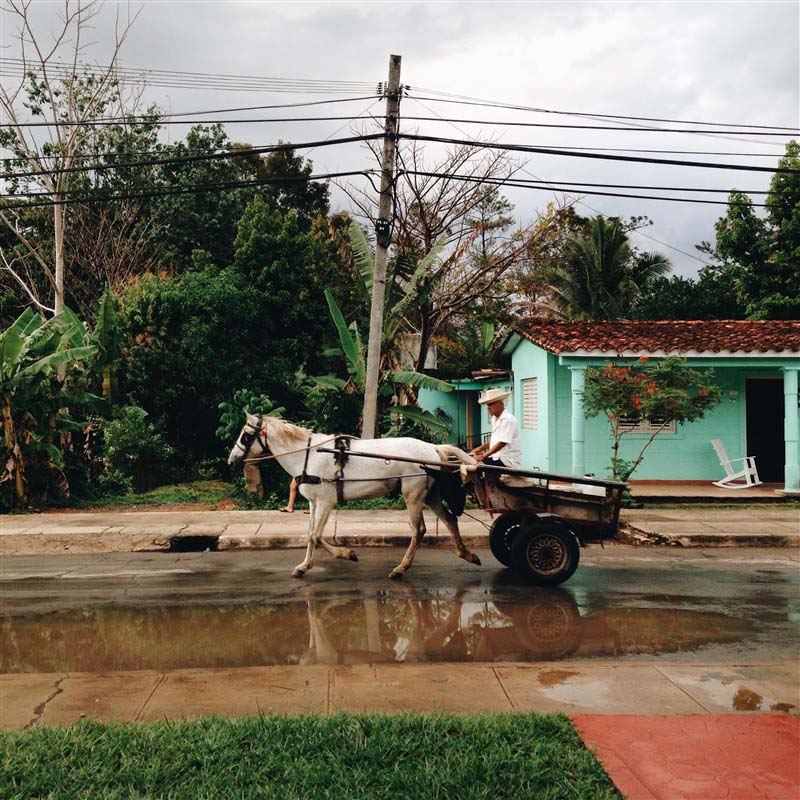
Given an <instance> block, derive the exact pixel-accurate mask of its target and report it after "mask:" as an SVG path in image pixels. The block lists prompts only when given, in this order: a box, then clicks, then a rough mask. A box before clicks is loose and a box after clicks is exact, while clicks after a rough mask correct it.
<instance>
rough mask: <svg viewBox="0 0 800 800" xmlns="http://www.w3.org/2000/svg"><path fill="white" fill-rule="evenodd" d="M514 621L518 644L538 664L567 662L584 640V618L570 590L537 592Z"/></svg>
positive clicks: (515, 612) (515, 615) (517, 610)
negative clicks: (542, 661)
mask: <svg viewBox="0 0 800 800" xmlns="http://www.w3.org/2000/svg"><path fill="white" fill-rule="evenodd" d="M511 618H512V620H513V621H514V633H515V635H516V637H517V640H518V641H519V643H520V644H521V645H522V646H523V647H524V648H525V649H526V650H527V651H528V652H529V653H530V654H531V655H532V656H533V657H534V658H535V659H536V660H543V659H547V660H555V659H559V658H566V657H567V656H570V655H572V654H573V653H574V652H575V650H577V649H578V646H579V645H580V643H581V640H582V639H583V618H582V617H581V615H580V612H579V611H578V604H577V603H576V602H575V598H574V597H573V596H572V594H571V593H570V592H569V591H568V590H567V589H558V588H542V589H539V590H536V591H534V592H533V593H532V595H531V597H530V599H529V600H527V601H526V602H525V604H524V605H519V606H517V607H516V608H515V609H514V611H513V613H512V615H511Z"/></svg>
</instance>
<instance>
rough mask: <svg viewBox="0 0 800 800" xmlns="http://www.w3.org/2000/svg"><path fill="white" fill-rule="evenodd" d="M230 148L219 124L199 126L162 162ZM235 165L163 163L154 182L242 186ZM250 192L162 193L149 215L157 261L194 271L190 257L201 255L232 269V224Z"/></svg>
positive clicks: (222, 162)
mask: <svg viewBox="0 0 800 800" xmlns="http://www.w3.org/2000/svg"><path fill="white" fill-rule="evenodd" d="M230 147H231V145H230V142H229V140H228V136H227V134H226V133H225V130H224V128H223V127H222V126H221V125H208V126H204V125H197V126H195V127H193V128H192V129H191V130H190V131H189V133H188V134H187V135H186V139H185V140H183V141H178V142H175V143H174V144H171V145H167V146H165V147H163V148H162V152H161V153H160V155H161V157H162V158H164V159H170V158H176V159H179V158H185V157H187V156H195V155H197V156H205V155H211V154H213V153H218V152H219V151H221V150H226V149H229V148H230ZM241 179H242V176H241V174H240V170H239V168H238V167H237V165H236V164H235V163H234V162H233V161H232V160H230V159H220V158H218V159H206V160H200V161H182V162H178V163H173V164H163V165H160V166H159V167H158V168H157V173H156V175H155V182H156V184H157V185H163V186H169V187H181V186H193V185H204V186H222V185H224V184H228V183H231V182H236V181H240V180H241ZM250 197H252V192H249V191H247V190H242V189H236V190H230V191H225V190H224V189H218V190H214V191H207V192H187V193H185V194H163V195H161V196H158V197H155V198H153V199H152V200H151V201H150V214H151V216H152V217H153V218H154V219H155V220H156V221H157V222H158V224H159V228H160V230H159V238H160V242H161V252H162V254H161V258H162V260H163V263H164V264H165V265H166V266H168V267H170V268H172V269H174V270H177V271H183V270H186V269H190V268H191V267H192V254H193V252H194V251H195V250H204V251H206V252H207V253H209V254H210V256H211V260H212V261H213V262H214V263H215V264H230V263H231V259H232V257H233V250H234V241H235V239H236V225H237V222H238V221H239V219H240V218H241V216H242V213H243V212H244V210H245V207H246V205H247V202H248V200H249V199H250Z"/></svg>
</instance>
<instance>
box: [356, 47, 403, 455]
mask: <svg viewBox="0 0 800 800" xmlns="http://www.w3.org/2000/svg"><path fill="white" fill-rule="evenodd" d="M400 61H401V58H400V56H389V82H388V83H387V85H386V123H385V125H384V128H383V156H382V158H381V194H380V200H379V202H378V218H377V219H376V220H375V239H376V247H375V274H374V276H373V279H372V306H371V307H370V314H369V340H368V344H367V371H366V376H365V381H364V411H363V415H362V419H363V421H362V424H361V436H362V438H364V439H374V438H375V432H376V429H377V416H378V373H379V370H380V362H381V344H382V339H383V304H384V296H385V294H386V262H387V261H388V260H389V245H390V244H391V241H392V216H393V209H392V197H393V194H394V185H393V184H394V158H395V137H396V135H397V117H398V114H399V112H400Z"/></svg>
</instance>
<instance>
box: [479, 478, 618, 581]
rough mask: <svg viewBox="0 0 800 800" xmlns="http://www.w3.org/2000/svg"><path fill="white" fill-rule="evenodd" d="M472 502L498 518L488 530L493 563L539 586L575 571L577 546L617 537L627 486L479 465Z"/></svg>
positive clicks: (578, 558)
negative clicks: (509, 569) (476, 500)
mask: <svg viewBox="0 0 800 800" xmlns="http://www.w3.org/2000/svg"><path fill="white" fill-rule="evenodd" d="M476 480H477V481H478V482H479V483H478V485H477V486H476V487H475V488H476V492H475V494H476V499H478V501H479V503H480V505H481V506H482V507H483V508H484V509H485V510H486V511H488V512H489V513H490V514H492V515H495V514H496V515H498V516H497V517H496V519H495V520H494V523H493V524H492V527H491V529H490V532H489V546H490V548H491V550H492V553H493V554H494V556H495V558H497V560H498V561H499V562H500V563H501V564H503V565H505V566H507V567H511V569H513V570H514V571H515V572H517V573H518V574H520V575H521V576H523V577H525V578H527V579H529V580H530V581H532V582H533V583H537V584H539V585H543V586H555V585H557V584H560V583H563V582H564V581H566V580H567V579H568V578H570V576H571V575H572V574H573V573H574V572H575V570H576V569H577V568H578V563H579V561H580V547H581V546H582V545H586V544H587V543H590V542H602V541H604V540H606V539H613V538H614V537H616V535H617V532H618V530H619V511H620V506H621V504H622V496H623V493H624V491H625V489H626V488H627V486H628V485H627V484H625V483H620V482H617V481H604V480H598V479H597V478H591V477H575V476H572V475H560V474H556V473H547V472H529V471H525V470H517V469H510V468H505V467H492V466H488V465H486V466H484V465H481V466H479V467H477V469H476Z"/></svg>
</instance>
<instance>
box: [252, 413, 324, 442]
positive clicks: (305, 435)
mask: <svg viewBox="0 0 800 800" xmlns="http://www.w3.org/2000/svg"><path fill="white" fill-rule="evenodd" d="M264 420H265V421H267V420H268V421H269V422H270V423H271V424H272V425H275V427H278V428H280V429H281V432H282V433H283V435H284V436H285V437H286V438H287V439H289V440H292V441H296V442H297V444H298V445H301V444H303V445H304V444H305V443H306V442H307V441H308V440H309V439H310V438H311V437H312V436H315V435H317V434H316V432H315V431H312V430H311V429H310V428H304V427H303V426H302V425H295V424H294V423H293V422H289V421H288V420H285V419H282V418H281V417H264Z"/></svg>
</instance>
